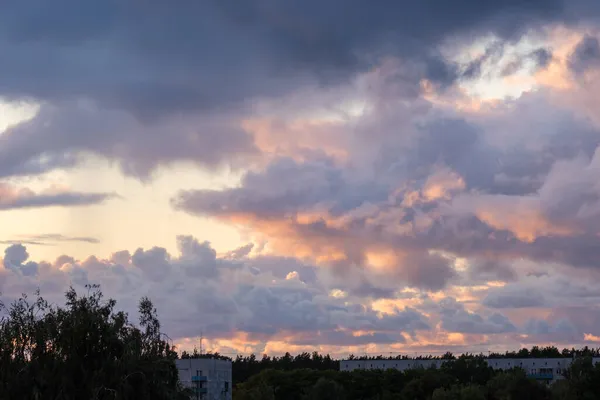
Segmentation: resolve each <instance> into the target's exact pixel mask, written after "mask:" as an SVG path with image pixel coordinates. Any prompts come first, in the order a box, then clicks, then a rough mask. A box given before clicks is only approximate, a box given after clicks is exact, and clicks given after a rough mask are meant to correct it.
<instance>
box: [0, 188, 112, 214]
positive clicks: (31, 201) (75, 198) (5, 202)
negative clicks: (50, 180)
mask: <svg viewBox="0 0 600 400" xmlns="http://www.w3.org/2000/svg"><path fill="white" fill-rule="evenodd" d="M114 197H116V195H115V194H110V193H82V192H72V191H68V190H64V189H62V188H50V189H47V190H46V191H43V192H39V193H36V192H33V191H32V190H30V189H27V188H18V187H15V186H13V185H10V184H7V183H0V211H2V210H14V209H24V208H42V207H56V206H62V207H77V206H89V205H94V204H100V203H103V202H104V201H106V200H109V199H111V198H114Z"/></svg>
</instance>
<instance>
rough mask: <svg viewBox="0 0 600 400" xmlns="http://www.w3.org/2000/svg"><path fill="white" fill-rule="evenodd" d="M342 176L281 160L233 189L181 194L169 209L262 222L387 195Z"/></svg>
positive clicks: (313, 164) (322, 164)
mask: <svg viewBox="0 0 600 400" xmlns="http://www.w3.org/2000/svg"><path fill="white" fill-rule="evenodd" d="M347 174H348V173H347V172H345V171H343V170H341V169H340V168H339V167H336V166H334V165H333V163H332V162H331V161H329V160H322V161H321V160H319V161H309V162H305V163H298V162H296V161H294V160H291V159H289V158H281V159H278V160H275V161H274V162H273V163H271V164H269V165H268V167H267V168H266V169H265V170H264V171H261V172H248V173H247V174H246V175H245V176H244V177H243V179H242V182H241V186H240V187H238V188H232V189H225V190H208V189H207V190H190V191H182V192H180V193H179V194H178V195H177V197H175V198H174V199H173V204H174V206H175V207H176V208H178V209H182V210H185V211H187V212H190V213H194V214H199V215H212V216H219V215H230V214H236V213H243V214H244V213H251V214H254V215H256V216H258V217H261V218H267V219H268V218H272V217H282V216H284V215H290V216H291V215H295V214H296V213H297V212H300V211H303V210H307V209H310V208H312V207H315V206H318V205H323V206H325V207H327V206H329V204H328V203H330V202H332V200H333V199H339V200H338V201H336V202H335V203H336V204H335V207H332V208H331V211H332V212H333V213H336V214H337V213H341V211H343V210H346V209H352V208H355V207H357V206H359V205H360V204H362V203H363V202H367V201H369V200H371V199H380V198H385V196H386V195H387V191H386V190H381V188H380V187H378V184H377V183H374V182H373V183H369V182H364V183H363V182H356V183H353V182H350V181H349V179H348V177H347V176H346V175H347Z"/></svg>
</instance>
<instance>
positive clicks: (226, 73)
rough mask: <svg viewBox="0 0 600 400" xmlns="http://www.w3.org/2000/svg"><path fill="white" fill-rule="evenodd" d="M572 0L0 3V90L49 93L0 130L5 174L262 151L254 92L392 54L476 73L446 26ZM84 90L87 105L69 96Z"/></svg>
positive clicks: (517, 20) (555, 7) (524, 16)
mask: <svg viewBox="0 0 600 400" xmlns="http://www.w3.org/2000/svg"><path fill="white" fill-rule="evenodd" d="M570 4H571V3H569V7H570V8H569V9H568V10H565V3H564V2H563V0H529V1H527V2H523V1H520V0H501V1H487V0H486V1H478V0H461V1H459V2H453V3H452V5H451V6H450V5H449V4H448V3H447V2H446V1H444V0H435V1H430V2H418V1H411V2H408V1H405V2H396V1H391V0H383V1H378V2H371V1H367V0H351V1H341V0H329V1H327V2H325V3H323V2H321V1H316V0H309V1H297V0H294V1H287V2H276V1H271V0H252V1H247V2H244V4H240V3H239V2H235V1H222V0H206V1H191V0H185V1H183V2H180V3H178V6H177V7H172V5H171V4H168V3H167V2H165V1H154V2H151V3H147V2H139V1H131V2H119V1H116V0H109V1H104V2H101V3H99V2H94V1H91V0H84V1H75V0H57V1H54V2H52V4H51V5H49V3H47V2H44V1H41V0H25V1H16V0H10V1H7V2H5V3H4V4H3V12H2V15H0V52H1V53H2V54H4V59H3V73H2V76H1V77H0V97H2V98H5V99H8V100H19V99H26V100H34V101H41V102H42V103H44V104H45V106H44V107H43V109H42V115H41V116H39V117H37V118H35V120H34V122H32V123H31V124H27V125H25V126H21V127H19V128H17V129H14V130H11V131H9V132H7V133H5V134H4V135H2V136H3V137H2V140H1V141H0V176H8V175H27V174H38V173H42V172H44V171H47V170H50V169H53V168H66V167H72V166H73V165H75V164H76V163H77V161H78V158H77V155H78V154H80V153H81V152H92V153H96V154H99V155H101V156H104V157H106V158H109V159H113V160H117V162H119V163H120V165H121V168H122V170H123V172H125V173H126V174H129V175H134V176H137V177H141V178H143V179H145V178H148V177H149V176H150V175H151V173H152V172H153V170H154V169H155V168H156V167H157V166H158V165H164V164H169V163H173V162H176V161H181V160H182V161H189V162H192V163H195V164H198V165H200V166H203V167H215V166H219V165H221V164H222V163H223V162H226V161H233V160H237V159H238V157H240V156H242V155H248V154H249V153H253V152H255V151H256V149H255V148H254V145H253V141H252V138H251V137H250V136H249V135H248V134H247V133H246V132H244V131H242V130H240V129H239V128H237V127H236V126H235V125H236V124H235V122H232V121H239V119H240V118H241V115H244V113H246V112H249V111H248V110H249V109H250V108H251V107H245V106H246V105H248V106H251V105H252V104H253V101H254V100H255V99H257V98H265V97H266V98H272V97H278V96H281V95H283V94H287V93H290V92H292V91H294V90H295V89H298V88H300V87H306V86H307V85H314V84H317V85H320V86H328V85H336V84H338V83H341V82H347V81H348V80H349V79H351V78H353V77H355V76H356V74H358V73H360V72H364V71H367V70H369V69H371V68H372V67H373V66H376V65H379V64H380V62H381V60H382V59H385V58H386V57H388V56H400V57H402V58H404V59H407V60H408V61H409V63H410V62H415V63H416V64H418V65H420V66H421V67H420V69H421V70H420V72H418V73H416V74H413V75H412V77H411V79H412V80H414V82H413V84H416V82H419V81H420V80H421V79H422V78H429V79H430V80H432V81H433V82H434V83H437V84H439V85H440V86H442V87H447V86H449V85H450V84H451V83H452V82H454V81H455V80H456V79H459V78H460V77H461V76H462V77H463V78H468V77H469V76H471V77H472V76H474V75H476V74H475V72H472V73H466V74H464V73H461V68H459V67H460V66H457V65H454V64H453V63H451V62H449V61H448V60H445V59H444V57H443V56H442V55H441V54H440V51H439V48H438V47H439V45H440V43H442V42H443V41H444V40H446V39H450V38H452V39H457V38H458V39H460V40H465V41H467V42H470V41H472V40H473V38H476V37H478V36H480V35H487V34H496V35H497V37H498V41H499V43H501V42H502V41H503V40H516V39H517V38H519V37H520V36H521V35H522V34H524V33H526V32H527V31H528V30H529V29H535V28H536V27H539V26H541V25H543V24H545V23H552V22H555V21H559V22H560V21H563V19H564V17H565V15H567V14H565V12H566V11H569V12H570V14H568V15H569V16H570V18H571V19H570V20H569V22H574V21H577V20H578V19H579V17H580V16H581V15H582V14H579V12H580V9H579V8H576V7H575V8H574V7H571V5H570ZM578 4H583V3H582V2H579V3H578ZM592 7H593V6H592ZM593 8H594V7H593ZM583 15H584V16H587V15H593V12H591V11H590V10H586V13H585V14H583ZM488 61H489V60H488ZM467 69H470V70H474V71H475V70H477V69H478V68H477V67H476V66H469V67H467ZM81 100H85V101H88V102H91V103H92V104H93V107H92V111H90V110H87V111H86V110H82V109H81V107H73V106H72V104H73V103H74V102H77V101H81ZM48 103H51V104H53V105H54V108H53V107H52V106H48V105H47V104H48ZM65 104H67V105H65ZM48 109H50V110H48ZM202 111H205V112H202ZM199 112H200V114H201V115H202V116H203V117H199V116H198V115H199V114H198V113H199ZM49 114H52V115H50V116H49ZM207 115H211V116H214V115H219V116H221V120H220V121H218V122H215V121H214V120H213V119H211V118H208V117H207ZM207 118H208V119H209V120H210V121H208V122H207V121H206V119H207ZM181 119H183V120H181ZM159 120H161V121H162V122H161V123H160V126H153V124H156V123H157V121H159ZM223 120H228V121H229V123H226V122H223ZM65 121H68V122H65ZM49 122H51V123H50V124H48V123H49ZM16 136H20V137H18V138H17V137H16ZM481 171H483V172H482V173H485V171H486V170H485V169H481Z"/></svg>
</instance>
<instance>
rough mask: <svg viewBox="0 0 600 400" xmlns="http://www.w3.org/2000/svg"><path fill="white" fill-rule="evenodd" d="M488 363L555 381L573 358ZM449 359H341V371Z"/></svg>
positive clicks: (425, 365)
mask: <svg viewBox="0 0 600 400" xmlns="http://www.w3.org/2000/svg"><path fill="white" fill-rule="evenodd" d="M485 361H486V362H487V364H488V365H489V366H490V367H491V368H492V369H494V370H499V371H502V370H509V369H513V368H521V369H523V370H524V371H525V373H526V374H527V375H528V376H529V377H531V378H534V379H537V380H540V381H545V382H553V381H555V380H558V379H563V378H564V373H565V371H566V370H567V369H568V368H569V367H570V366H571V363H572V362H573V359H572V358H487V359H485ZM445 362H448V360H419V359H408V360H395V359H388V360H358V359H355V360H341V361H340V371H354V370H371V369H380V370H387V369H396V370H399V371H406V370H408V369H416V368H440V367H441V366H442V364H443V363H445ZM592 362H593V363H594V364H597V363H600V358H598V357H596V358H593V359H592Z"/></svg>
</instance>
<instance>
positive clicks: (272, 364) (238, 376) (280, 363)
mask: <svg viewBox="0 0 600 400" xmlns="http://www.w3.org/2000/svg"><path fill="white" fill-rule="evenodd" d="M300 369H309V370H315V371H327V370H333V371H337V370H339V369H340V362H339V361H338V360H334V359H333V358H331V357H330V356H329V354H327V355H321V354H319V353H318V352H313V353H301V354H298V355H296V356H292V355H291V354H290V353H285V355H283V356H281V357H270V356H268V355H266V354H265V355H263V356H262V357H261V358H260V359H257V358H256V356H255V355H254V354H251V355H250V356H246V357H243V356H237V357H236V358H235V359H234V360H233V363H232V374H233V382H234V384H237V383H239V382H246V381H247V380H248V379H249V378H250V377H252V376H254V375H257V374H259V373H261V372H262V371H265V370H278V371H292V370H300Z"/></svg>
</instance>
